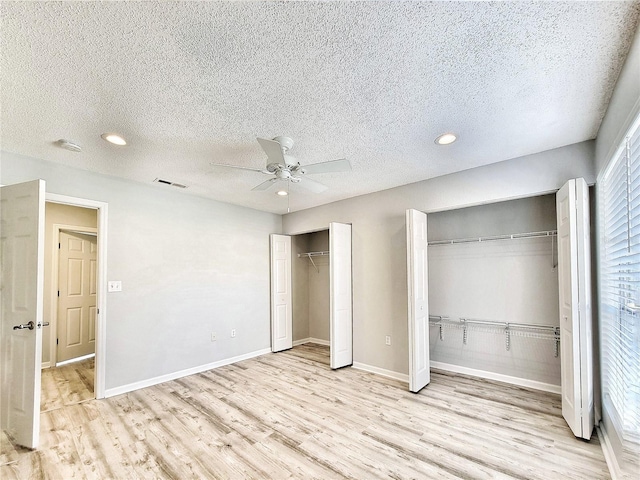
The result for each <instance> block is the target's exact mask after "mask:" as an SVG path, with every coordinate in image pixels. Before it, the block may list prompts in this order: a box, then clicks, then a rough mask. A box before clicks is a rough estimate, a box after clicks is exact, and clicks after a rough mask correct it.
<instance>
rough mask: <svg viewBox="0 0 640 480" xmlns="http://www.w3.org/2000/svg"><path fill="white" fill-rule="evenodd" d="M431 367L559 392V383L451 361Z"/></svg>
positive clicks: (434, 364) (434, 363)
mask: <svg viewBox="0 0 640 480" xmlns="http://www.w3.org/2000/svg"><path fill="white" fill-rule="evenodd" d="M430 365H431V368H437V369H438V370H444V371H447V372H453V373H462V374H463V375H470V376H472V377H480V378H486V379H488V380H497V381H498V382H504V383H511V384H513V385H519V386H521V387H527V388H533V389H535V390H542V391H544V392H551V393H557V394H560V393H562V392H561V388H560V385H553V384H551V383H543V382H538V381H535V380H528V379H526V378H520V377H511V376H509V375H503V374H501V373H494V372H487V371H486V370H477V369H475V368H469V367H461V366H460V365H453V364H452V363H442V362H433V361H432V362H430Z"/></svg>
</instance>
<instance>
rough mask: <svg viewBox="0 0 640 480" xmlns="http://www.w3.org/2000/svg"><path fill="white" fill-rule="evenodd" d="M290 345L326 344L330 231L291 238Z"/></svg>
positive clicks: (327, 341)
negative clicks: (291, 311)
mask: <svg viewBox="0 0 640 480" xmlns="http://www.w3.org/2000/svg"><path fill="white" fill-rule="evenodd" d="M291 252H292V264H293V268H292V296H293V299H292V302H293V342H294V345H295V344H299V343H305V342H309V341H311V342H314V343H319V344H321V345H329V340H330V338H329V335H330V326H329V319H330V305H331V304H330V295H329V286H330V280H329V261H330V254H329V230H321V231H318V232H313V233H305V234H300V235H293V236H292V237H291Z"/></svg>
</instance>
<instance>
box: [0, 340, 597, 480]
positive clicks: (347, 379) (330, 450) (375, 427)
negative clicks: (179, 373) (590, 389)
mask: <svg viewBox="0 0 640 480" xmlns="http://www.w3.org/2000/svg"><path fill="white" fill-rule="evenodd" d="M41 432H42V433H41V443H42V445H41V448H40V449H39V450H38V451H28V450H15V449H12V448H11V446H10V445H7V442H6V440H5V441H4V442H3V452H2V457H1V458H2V463H3V464H2V466H1V467H0V477H1V478H2V479H3V480H8V479H13V478H20V479H38V478H52V479H69V478H92V479H93V478H95V479H109V478H117V479H133V478H174V479H186V478H199V479H205V478H220V479H244V478H265V479H285V478H300V479H306V478H317V479H332V478H357V479H375V478H395V479H405V478H406V479H409V478H416V479H431V478H433V479H453V478H484V479H489V478H490V479H513V478H515V479H545V480H553V479H570V478H575V479H607V478H609V474H608V470H607V467H606V464H605V461H604V458H603V454H602V450H601V448H600V444H599V443H598V439H597V437H595V436H594V437H593V438H592V439H591V441H590V442H584V441H581V440H577V439H576V438H574V437H573V435H572V434H571V432H570V430H569V429H568V427H567V426H566V425H565V423H564V420H563V419H562V417H561V415H560V397H559V396H558V395H554V394H549V393H543V392H538V391H534V390H527V389H524V388H519V387H515V386H510V385H505V384H501V383H498V382H493V381H484V380H479V379H474V378H470V377H466V376H462V375H453V374H444V373H438V372H433V373H432V377H431V384H430V385H429V386H427V387H426V388H425V389H423V390H422V391H421V392H420V393H419V394H412V393H410V392H408V391H407V385H406V384H404V383H401V382H398V381H395V380H391V379H388V378H385V377H381V376H377V375H373V374H369V373H365V372H362V371H359V370H355V369H352V368H344V369H341V370H337V371H332V370H331V369H330V368H329V366H328V349H327V347H321V346H317V345H311V344H307V345H302V346H299V347H296V348H294V349H292V350H290V351H288V352H282V353H278V354H269V355H263V356H261V357H258V358H254V359H251V360H246V361H243V362H239V363H236V364H234V365H229V366H225V367H220V368H218V369H215V370H210V371H207V372H204V373H201V374H198V375H192V376H189V377H185V378H181V379H178V380H174V381H171V382H167V383H164V384H161V385H156V386H154V387H149V388H145V389H142V390H138V391H135V392H131V393H128V394H124V395H120V396H117V397H112V398H109V399H106V400H89V401H83V402H80V403H75V404H71V405H66V406H61V407H59V408H56V409H53V410H49V411H46V412H43V413H42V428H41Z"/></svg>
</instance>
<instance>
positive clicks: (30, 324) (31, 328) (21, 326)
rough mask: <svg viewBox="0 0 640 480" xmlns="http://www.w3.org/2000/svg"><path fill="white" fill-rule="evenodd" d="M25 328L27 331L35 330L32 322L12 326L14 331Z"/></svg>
mask: <svg viewBox="0 0 640 480" xmlns="http://www.w3.org/2000/svg"><path fill="white" fill-rule="evenodd" d="M25 328H28V329H29V330H33V329H34V328H35V325H34V323H33V322H32V321H30V322H29V323H23V324H22V325H14V326H13V329H14V330H24V329H25Z"/></svg>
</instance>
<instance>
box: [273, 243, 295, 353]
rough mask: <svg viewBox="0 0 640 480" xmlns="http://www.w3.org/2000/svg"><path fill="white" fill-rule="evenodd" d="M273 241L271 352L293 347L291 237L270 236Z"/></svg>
mask: <svg viewBox="0 0 640 480" xmlns="http://www.w3.org/2000/svg"><path fill="white" fill-rule="evenodd" d="M270 240H271V351H272V352H280V351H282V350H287V349H289V348H291V347H293V316H292V310H293V308H292V307H293V305H292V295H291V237H290V236H288V235H276V234H273V235H271V236H270Z"/></svg>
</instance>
